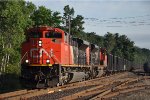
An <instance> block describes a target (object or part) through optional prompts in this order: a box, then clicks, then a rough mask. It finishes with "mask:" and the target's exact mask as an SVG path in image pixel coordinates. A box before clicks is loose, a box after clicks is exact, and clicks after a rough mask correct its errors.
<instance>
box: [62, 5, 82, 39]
mask: <svg viewBox="0 0 150 100" xmlns="http://www.w3.org/2000/svg"><path fill="white" fill-rule="evenodd" d="M74 13H75V11H74V8H70V7H69V5H66V6H65V7H64V15H63V19H64V23H65V27H64V30H65V31H68V32H69V31H71V33H72V35H74V36H79V35H80V34H82V33H83V30H84V27H83V24H84V21H83V19H84V17H83V16H81V15H77V16H76V17H75V18H74ZM70 28H71V29H70Z"/></svg>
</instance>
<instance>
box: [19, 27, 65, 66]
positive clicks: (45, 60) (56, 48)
mask: <svg viewBox="0 0 150 100" xmlns="http://www.w3.org/2000/svg"><path fill="white" fill-rule="evenodd" d="M63 34H64V33H63V31H61V30H59V29H57V28H50V27H40V28H32V29H29V30H28V31H27V32H26V41H25V42H24V43H23V44H22V63H24V64H29V65H30V66H39V65H42V66H51V64H56V63H60V60H61V59H60V58H59V56H61V54H60V50H61V44H62V43H63V42H64V40H63V38H64V37H63ZM25 54H26V55H25ZM54 54H55V56H56V57H58V59H55V58H52V56H54Z"/></svg>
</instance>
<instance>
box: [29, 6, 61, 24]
mask: <svg viewBox="0 0 150 100" xmlns="http://www.w3.org/2000/svg"><path fill="white" fill-rule="evenodd" d="M31 19H32V20H33V22H34V26H40V25H43V26H44V25H47V26H53V27H54V26H55V27H59V26H60V23H62V20H61V16H60V13H59V12H52V11H51V10H50V9H47V8H45V7H44V6H40V7H39V8H38V9H37V10H35V11H34V12H33V13H32V14H31Z"/></svg>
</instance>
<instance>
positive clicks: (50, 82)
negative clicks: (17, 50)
mask: <svg viewBox="0 0 150 100" xmlns="http://www.w3.org/2000/svg"><path fill="white" fill-rule="evenodd" d="M25 35H26V41H25V42H24V43H22V60H21V76H22V78H23V79H24V80H26V82H27V80H29V81H30V82H31V81H33V82H32V83H34V85H35V86H36V87H43V86H55V85H58V84H64V83H67V82H75V81H82V80H86V79H89V78H93V77H96V76H98V75H102V74H103V71H104V69H105V68H106V66H107V56H106V53H105V52H106V50H101V49H100V48H99V47H98V46H96V45H94V44H90V43H89V42H87V41H84V40H82V39H79V38H73V37H71V36H70V35H69V34H68V33H66V32H64V31H63V30H61V29H59V28H52V27H47V26H44V27H35V28H31V29H29V30H28V31H27V32H26V34H25ZM102 70H103V71H102Z"/></svg>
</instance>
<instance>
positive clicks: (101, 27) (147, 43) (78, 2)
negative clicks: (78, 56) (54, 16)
mask: <svg viewBox="0 0 150 100" xmlns="http://www.w3.org/2000/svg"><path fill="white" fill-rule="evenodd" d="M27 1H29V0H27ZM31 1H32V2H33V3H34V4H35V5H37V6H41V5H43V6H45V7H47V8H49V9H51V10H52V11H59V12H61V14H63V8H64V6H65V5H70V7H73V8H74V10H75V15H82V16H83V17H84V18H85V20H84V21H85V24H84V27H85V31H86V32H96V34H98V35H101V36H103V35H104V34H106V33H107V32H111V33H120V34H125V35H127V36H128V37H129V38H130V39H131V40H132V41H134V42H135V45H136V46H139V47H141V48H148V49H150V0H134V1H133V0H31Z"/></svg>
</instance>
